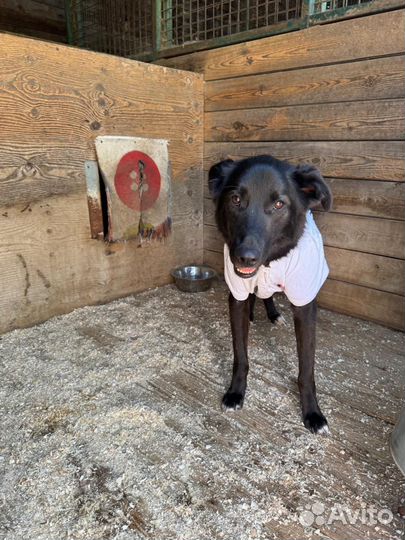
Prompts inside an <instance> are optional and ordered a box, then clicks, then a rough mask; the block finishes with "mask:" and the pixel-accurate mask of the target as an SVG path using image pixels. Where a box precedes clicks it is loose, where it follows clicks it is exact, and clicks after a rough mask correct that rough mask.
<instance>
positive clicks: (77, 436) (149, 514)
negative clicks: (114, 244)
mask: <svg viewBox="0 0 405 540" xmlns="http://www.w3.org/2000/svg"><path fill="white" fill-rule="evenodd" d="M226 296H227V292H226V289H225V287H224V285H223V284H222V283H218V284H216V285H215V287H214V289H212V290H211V291H209V292H206V293H200V294H195V295H185V294H184V293H181V292H179V291H178V290H177V289H175V288H174V286H167V287H163V288H161V289H155V290H151V291H146V292H144V293H141V294H138V295H134V296H131V297H128V298H125V299H121V300H117V301H115V302H112V303H110V304H107V305H103V306H97V307H85V308H82V309H78V310H76V311H74V312H72V313H70V314H68V315H64V316H61V317H56V318H53V319H51V320H49V321H47V322H46V323H44V324H42V325H39V326H36V327H33V328H29V329H23V330H16V331H13V332H10V333H8V334H6V335H4V336H2V339H1V340H0V357H1V371H2V374H1V377H2V390H1V393H2V395H1V405H2V411H1V425H2V429H1V456H0V469H1V482H2V500H1V513H0V526H1V530H2V531H3V532H2V534H3V538H4V539H6V540H18V539H24V540H29V539H32V540H34V539H35V540H53V539H55V540H56V539H58V540H62V539H71V540H76V539H77V540H79V539H86V540H89V539H91V540H98V539H100V540H101V539H117V540H130V539H131V540H132V539H137V538H156V539H184V540H187V539H190V540H204V539H213V538H232V539H240V540H247V539H250V538H279V539H281V538H291V539H295V540H296V539H297V538H342V540H343V538H356V537H357V538H360V537H361V538H366V537H368V538H390V539H397V538H398V539H399V538H400V537H401V535H402V528H403V522H402V520H401V518H400V517H399V516H397V515H394V518H393V521H392V522H391V523H390V524H388V525H383V526H377V527H376V526H369V525H362V524H359V523H356V524H355V525H350V524H349V525H348V526H345V525H342V524H341V523H337V524H332V525H327V524H323V525H319V524H317V523H313V524H311V525H303V524H302V523H301V522H300V516H301V517H302V512H303V509H308V508H309V506H310V505H311V504H319V503H322V504H323V505H324V507H325V508H327V509H330V508H331V507H332V506H333V505H336V504H342V505H346V506H349V507H350V508H353V509H355V508H357V507H358V508H360V507H364V506H365V505H376V506H377V507H378V508H390V509H393V511H394V509H395V507H396V505H398V504H399V503H400V497H401V493H403V492H404V491H403V490H404V484H403V482H402V478H401V476H400V474H399V472H398V471H397V470H396V468H395V466H394V465H393V463H392V460H391V457H390V455H389V450H388V439H389V434H390V432H391V430H392V424H393V422H394V420H395V417H396V414H397V413H398V411H399V409H400V404H401V395H402V392H403V388H404V381H403V379H402V375H403V374H402V370H401V368H400V366H401V365H402V363H403V356H402V350H403V345H404V337H403V335H402V334H400V333H398V332H394V331H390V330H387V329H384V328H382V327H379V326H377V325H373V324H371V323H366V322H363V321H358V320H355V319H352V318H350V317H344V316H342V315H336V314H332V313H329V312H327V311H321V313H320V323H319V332H318V334H319V339H318V342H319V345H318V376H317V380H318V389H319V390H318V392H319V399H320V402H321V404H322V408H323V410H324V412H325V414H326V415H327V417H328V419H329V422H330V425H331V429H332V436H331V437H329V438H315V437H314V436H312V435H311V434H310V433H308V432H306V430H305V429H304V427H303V426H302V424H301V420H300V416H299V402H298V394H297V389H296V384H295V379H296V354H295V343H294V334H293V329H292V321H291V317H290V315H289V313H288V309H286V306H285V305H284V306H282V310H283V313H284V315H285V316H286V318H287V323H288V325H287V328H285V329H275V328H272V327H271V325H270V323H269V322H268V321H267V320H266V318H265V314H264V310H263V308H262V307H261V306H258V309H257V321H256V323H255V324H254V325H252V327H251V341H250V357H251V363H252V368H251V373H250V381H249V382H250V386H249V390H248V395H247V400H246V404H245V409H244V410H243V411H241V412H239V413H235V414H230V413H227V414H225V413H222V411H221V410H220V406H219V404H220V399H221V394H222V392H223V390H224V389H225V387H226V385H227V383H228V382H229V378H230V370H231V340H230V332H229V327H228V323H227V301H226ZM300 512H301V514H300ZM394 513H395V512H394ZM342 534H343V535H344V536H341V535H342ZM356 534H357V536H356Z"/></svg>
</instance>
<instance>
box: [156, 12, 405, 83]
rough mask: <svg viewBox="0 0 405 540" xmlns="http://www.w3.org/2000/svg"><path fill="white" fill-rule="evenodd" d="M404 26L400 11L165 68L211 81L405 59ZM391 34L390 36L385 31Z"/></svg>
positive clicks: (209, 53) (200, 54) (261, 41)
mask: <svg viewBox="0 0 405 540" xmlns="http://www.w3.org/2000/svg"><path fill="white" fill-rule="evenodd" d="M404 26H405V11H404V10H398V11H394V12H388V13H381V14H379V15H372V16H369V17H363V18H361V19H352V20H347V21H342V22H338V23H335V24H333V25H325V26H318V27H313V28H308V29H306V30H302V31H299V32H294V33H291V34H286V35H281V36H273V37H269V38H264V39H258V40H256V41H252V42H250V43H242V44H238V45H233V46H230V47H223V48H220V49H214V50H209V51H201V52H197V53H193V54H190V55H184V56H180V57H177V58H171V59H168V60H159V63H160V64H162V65H168V66H171V67H175V68H177V69H186V70H190V71H196V72H199V73H204V75H205V79H206V80H207V81H211V80H217V79H227V78H233V77H240V76H243V75H254V74H258V73H269V72H274V71H285V70H290V69H297V68H302V67H306V66H307V67H308V66H320V65H323V64H334V63H337V62H350V61H352V60H358V59H361V58H371V57H379V56H389V55H396V54H401V53H403V52H404V48H405V45H404V40H403V29H404ZM387 28H389V29H390V31H389V32H386V31H382V29H387ZM348 44H350V45H348Z"/></svg>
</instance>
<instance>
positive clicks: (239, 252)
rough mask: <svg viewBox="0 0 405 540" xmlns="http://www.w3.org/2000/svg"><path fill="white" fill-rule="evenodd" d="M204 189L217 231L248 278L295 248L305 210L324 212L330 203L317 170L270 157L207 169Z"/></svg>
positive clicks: (327, 192)
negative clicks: (212, 205) (212, 207)
mask: <svg viewBox="0 0 405 540" xmlns="http://www.w3.org/2000/svg"><path fill="white" fill-rule="evenodd" d="M208 185H209V189H210V193H211V195H212V198H213V199H214V201H215V204H216V222H217V225H218V228H219V230H220V231H221V233H222V234H223V236H224V239H225V242H226V243H227V244H228V247H229V252H230V257H231V260H232V262H233V265H234V267H235V272H236V274H237V275H239V276H241V277H252V276H253V275H254V274H255V273H256V272H257V270H258V268H259V266H261V265H262V264H265V265H267V264H269V262H270V261H272V260H275V259H279V258H280V257H283V256H284V255H286V254H287V253H288V252H289V251H290V250H291V249H292V248H293V247H295V246H296V245H297V242H298V240H299V238H300V236H301V235H302V232H303V229H304V225H305V219H306V218H305V216H306V212H307V210H308V209H310V208H319V209H323V210H329V209H330V207H331V204H332V195H331V192H330V190H329V188H328V186H327V185H326V184H325V181H324V179H323V178H322V176H321V173H320V172H319V170H318V169H317V168H316V167H314V166H312V165H299V166H294V165H291V164H289V163H287V162H285V161H279V160H277V159H275V158H272V157H270V156H257V157H253V158H247V159H243V160H240V161H232V160H230V159H227V160H225V161H221V162H220V163H217V164H216V165H213V166H212V167H211V169H210V171H209V178H208Z"/></svg>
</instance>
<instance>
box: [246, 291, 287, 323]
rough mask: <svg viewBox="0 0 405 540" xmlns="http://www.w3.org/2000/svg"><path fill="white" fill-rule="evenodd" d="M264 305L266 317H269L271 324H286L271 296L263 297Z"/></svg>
mask: <svg viewBox="0 0 405 540" xmlns="http://www.w3.org/2000/svg"><path fill="white" fill-rule="evenodd" d="M263 302H264V307H265V308H266V313H267V317H268V318H269V319H270V321H271V322H272V324H275V325H277V326H283V325H285V324H286V322H285V319H284V317H283V316H282V315H281V314H280V313H279V312H278V311H277V308H276V306H275V304H274V300H273V297H272V296H270V298H264V299H263ZM251 320H252V319H251Z"/></svg>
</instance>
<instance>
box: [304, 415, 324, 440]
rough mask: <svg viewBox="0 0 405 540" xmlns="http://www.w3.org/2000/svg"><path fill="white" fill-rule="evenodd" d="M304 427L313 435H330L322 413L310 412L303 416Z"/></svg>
mask: <svg viewBox="0 0 405 540" xmlns="http://www.w3.org/2000/svg"><path fill="white" fill-rule="evenodd" d="M304 425H305V427H306V428H307V429H309V431H310V432H311V433H314V434H315V435H330V431H329V426H328V422H327V420H326V418H325V417H324V415H323V414H322V413H317V412H312V413H308V414H306V415H305V416H304Z"/></svg>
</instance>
